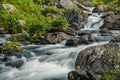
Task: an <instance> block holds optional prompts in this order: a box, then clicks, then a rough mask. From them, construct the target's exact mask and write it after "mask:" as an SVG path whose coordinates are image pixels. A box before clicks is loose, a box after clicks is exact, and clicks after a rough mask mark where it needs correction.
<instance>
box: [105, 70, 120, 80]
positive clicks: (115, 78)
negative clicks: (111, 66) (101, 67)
mask: <svg viewBox="0 0 120 80" xmlns="http://www.w3.org/2000/svg"><path fill="white" fill-rule="evenodd" d="M119 79H120V71H118V70H115V71H114V72H113V73H106V74H104V75H103V80H119Z"/></svg>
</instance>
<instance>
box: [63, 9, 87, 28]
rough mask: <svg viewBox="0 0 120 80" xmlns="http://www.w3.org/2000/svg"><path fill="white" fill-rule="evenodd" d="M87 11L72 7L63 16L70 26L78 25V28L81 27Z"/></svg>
mask: <svg viewBox="0 0 120 80" xmlns="http://www.w3.org/2000/svg"><path fill="white" fill-rule="evenodd" d="M88 15H89V13H87V12H86V11H84V10H79V8H76V9H72V10H71V11H70V12H68V13H67V14H65V17H66V19H67V21H68V23H69V24H70V27H71V28H72V27H73V26H77V27H79V29H81V28H83V24H84V22H85V21H86V20H87V18H88Z"/></svg>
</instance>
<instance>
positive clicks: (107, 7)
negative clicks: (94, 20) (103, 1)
mask: <svg viewBox="0 0 120 80" xmlns="http://www.w3.org/2000/svg"><path fill="white" fill-rule="evenodd" d="M113 10H115V8H114V7H113V6H110V5H98V6H96V7H95V9H94V10H93V12H108V11H113Z"/></svg>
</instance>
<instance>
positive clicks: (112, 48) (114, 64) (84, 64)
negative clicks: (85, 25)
mask: <svg viewBox="0 0 120 80" xmlns="http://www.w3.org/2000/svg"><path fill="white" fill-rule="evenodd" d="M119 55H120V44H119V43H117V44H115V43H113V44H112V43H109V44H105V45H99V46H94V47H90V48H87V49H85V50H83V51H81V52H80V53H79V55H78V57H77V60H76V63H75V71H76V72H77V73H78V74H79V75H84V76H87V78H88V79H87V80H89V79H90V78H92V77H93V78H94V79H91V80H103V78H104V75H105V74H108V75H111V76H114V77H115V79H116V80H118V79H119V76H117V75H119V73H120V71H119V69H120V57H119ZM116 69H117V70H118V71H117V72H116Z"/></svg>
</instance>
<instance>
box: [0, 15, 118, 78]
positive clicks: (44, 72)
mask: <svg viewBox="0 0 120 80" xmlns="http://www.w3.org/2000/svg"><path fill="white" fill-rule="evenodd" d="M100 16H101V14H96V13H94V14H92V15H91V16H89V18H88V21H87V22H86V24H85V28H84V29H82V30H80V31H79V32H81V31H83V32H85V31H86V32H89V31H91V32H90V33H91V34H92V35H94V36H96V37H98V38H99V40H100V41H99V42H94V43H91V44H84V45H79V46H76V47H67V46H64V44H65V42H66V41H63V42H61V43H59V44H55V45H27V46H25V45H23V47H24V48H25V51H23V52H21V54H23V53H24V54H25V55H23V56H21V57H19V58H18V57H16V56H12V57H10V59H11V61H17V60H22V61H24V64H23V65H22V66H21V67H20V68H12V67H10V66H5V63H4V62H0V80H67V74H68V72H69V71H72V70H74V64H75V60H76V57H77V55H78V53H79V52H80V51H81V50H84V49H85V48H88V47H91V46H96V45H103V44H106V43H108V41H109V40H110V39H111V36H100V33H99V31H98V30H99V27H100V26H101V25H102V24H103V22H104V21H103V19H101V18H100ZM92 31H94V33H92ZM116 33H117V32H116ZM0 37H1V38H0V42H4V41H5V38H6V37H5V36H0ZM3 37H4V38H3ZM107 37H108V38H107Z"/></svg>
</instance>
